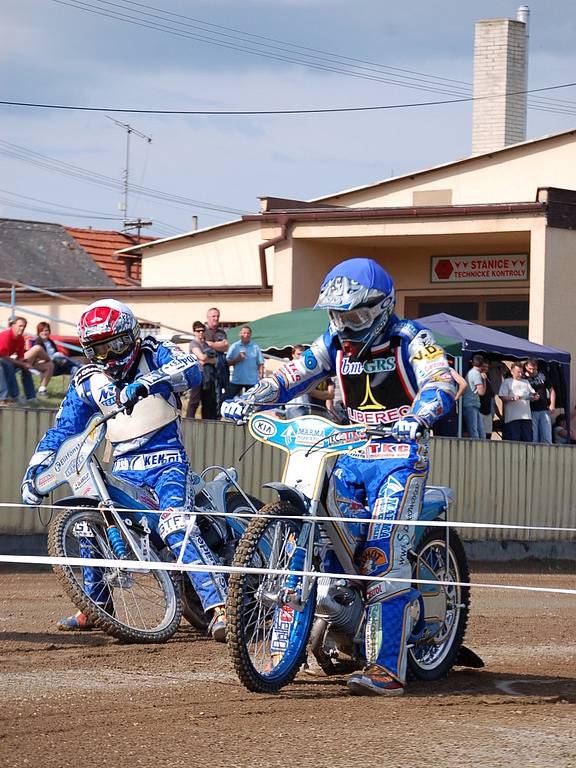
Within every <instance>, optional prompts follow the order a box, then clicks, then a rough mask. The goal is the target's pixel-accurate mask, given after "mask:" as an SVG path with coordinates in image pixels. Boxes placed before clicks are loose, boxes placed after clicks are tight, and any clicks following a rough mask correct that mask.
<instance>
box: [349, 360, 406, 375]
mask: <svg viewBox="0 0 576 768" xmlns="http://www.w3.org/2000/svg"><path fill="white" fill-rule="evenodd" d="M395 370H396V359H395V358H394V357H376V358H374V360H365V361H364V362H360V361H358V360H350V359H349V358H348V357H343V358H342V362H341V364H340V373H341V374H342V375H343V376H360V375H362V374H363V373H389V372H390V371H395Z"/></svg>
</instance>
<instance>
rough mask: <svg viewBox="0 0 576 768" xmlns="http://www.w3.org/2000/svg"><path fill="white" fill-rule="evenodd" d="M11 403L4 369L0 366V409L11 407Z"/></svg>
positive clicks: (12, 401)
mask: <svg viewBox="0 0 576 768" xmlns="http://www.w3.org/2000/svg"><path fill="white" fill-rule="evenodd" d="M13 403H14V400H12V398H11V397H10V393H9V391H8V384H7V382H6V376H5V375H4V368H3V367H2V365H0V408H6V406H7V405H12V404H13Z"/></svg>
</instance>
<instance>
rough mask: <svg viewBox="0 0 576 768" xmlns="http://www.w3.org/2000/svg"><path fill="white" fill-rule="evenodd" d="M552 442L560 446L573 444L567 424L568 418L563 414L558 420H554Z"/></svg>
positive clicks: (557, 417)
mask: <svg viewBox="0 0 576 768" xmlns="http://www.w3.org/2000/svg"><path fill="white" fill-rule="evenodd" d="M552 440H553V442H554V443H557V444H558V445H569V444H570V443H571V442H572V440H571V437H570V431H569V429H568V424H567V422H566V416H565V415H564V414H563V413H561V414H559V415H558V416H556V419H555V420H554V428H553V430H552Z"/></svg>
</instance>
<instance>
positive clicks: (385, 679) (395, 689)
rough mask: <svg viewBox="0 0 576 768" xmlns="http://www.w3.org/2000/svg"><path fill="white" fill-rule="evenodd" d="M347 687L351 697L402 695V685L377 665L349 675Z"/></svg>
mask: <svg viewBox="0 0 576 768" xmlns="http://www.w3.org/2000/svg"><path fill="white" fill-rule="evenodd" d="M347 685H348V688H349V690H350V693H351V694H352V695H353V696H401V695H402V694H403V693H404V686H403V685H402V683H400V682H398V680H396V679H395V678H393V677H391V675H389V674H388V672H387V671H386V670H385V669H384V667H381V666H379V665H378V664H371V665H370V666H369V667H366V668H365V669H364V670H363V671H362V672H355V673H354V674H353V675H350V677H349V678H348V682H347Z"/></svg>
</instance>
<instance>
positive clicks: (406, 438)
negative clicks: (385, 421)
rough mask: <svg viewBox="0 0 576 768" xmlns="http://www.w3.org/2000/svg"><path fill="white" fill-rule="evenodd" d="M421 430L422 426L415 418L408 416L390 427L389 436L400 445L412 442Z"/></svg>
mask: <svg viewBox="0 0 576 768" xmlns="http://www.w3.org/2000/svg"><path fill="white" fill-rule="evenodd" d="M423 429H424V427H423V425H422V424H421V423H420V422H419V421H418V419H417V418H416V417H415V416H410V415H408V416H405V417H404V418H403V419H399V420H398V421H397V422H396V423H395V424H393V425H392V427H391V429H390V434H391V435H392V437H395V438H396V440H398V442H400V443H407V442H414V440H416V438H417V437H418V435H420V434H421V433H422V431H423Z"/></svg>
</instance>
